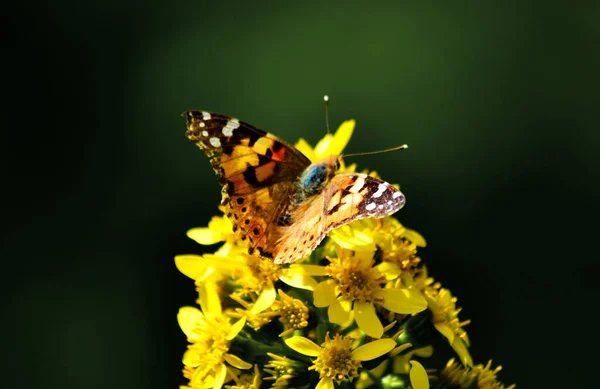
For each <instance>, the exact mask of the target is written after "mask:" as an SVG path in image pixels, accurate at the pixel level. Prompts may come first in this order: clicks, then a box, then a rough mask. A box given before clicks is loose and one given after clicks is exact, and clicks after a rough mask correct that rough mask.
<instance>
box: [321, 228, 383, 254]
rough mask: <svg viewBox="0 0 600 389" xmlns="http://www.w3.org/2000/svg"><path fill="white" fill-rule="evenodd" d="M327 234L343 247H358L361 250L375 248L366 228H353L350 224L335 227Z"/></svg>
mask: <svg viewBox="0 0 600 389" xmlns="http://www.w3.org/2000/svg"><path fill="white" fill-rule="evenodd" d="M359 221H360V220H359ZM328 236H329V237H330V238H331V239H333V241H334V242H335V243H337V244H338V245H340V246H341V247H342V248H345V249H350V250H357V249H360V250H361V251H375V250H376V249H377V247H376V246H375V242H374V241H373V236H372V234H371V233H370V232H369V231H366V230H365V231H362V230H360V229H358V228H356V229H354V228H352V224H350V225H348V224H347V225H345V226H342V227H340V228H336V229H335V230H333V231H331V232H330V233H329V235H328Z"/></svg>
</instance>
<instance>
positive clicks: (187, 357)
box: [182, 350, 202, 367]
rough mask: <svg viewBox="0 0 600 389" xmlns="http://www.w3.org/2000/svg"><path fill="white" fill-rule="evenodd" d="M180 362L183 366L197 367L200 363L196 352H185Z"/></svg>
mask: <svg viewBox="0 0 600 389" xmlns="http://www.w3.org/2000/svg"><path fill="white" fill-rule="evenodd" d="M182 362H183V364H184V365H185V366H190V367H198V366H200V363H202V360H201V359H200V355H199V354H198V353H197V352H196V351H192V350H187V351H186V352H185V353H183V358H182Z"/></svg>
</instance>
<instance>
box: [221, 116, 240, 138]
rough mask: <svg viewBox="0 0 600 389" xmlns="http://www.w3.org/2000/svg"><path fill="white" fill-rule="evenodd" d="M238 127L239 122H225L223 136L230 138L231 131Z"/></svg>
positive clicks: (233, 120) (235, 120) (232, 120)
mask: <svg viewBox="0 0 600 389" xmlns="http://www.w3.org/2000/svg"><path fill="white" fill-rule="evenodd" d="M239 126H240V122H239V120H237V119H231V120H229V121H228V122H227V124H226V125H225V127H223V135H225V136H231V135H233V130H235V129H237V128H238V127H239Z"/></svg>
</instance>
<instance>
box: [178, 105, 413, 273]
mask: <svg viewBox="0 0 600 389" xmlns="http://www.w3.org/2000/svg"><path fill="white" fill-rule="evenodd" d="M184 116H185V117H186V122H187V131H186V135H187V137H188V138H189V139H190V140H191V141H192V142H193V143H195V144H196V145H197V146H198V147H199V148H200V149H202V151H204V152H205V153H206V155H207V156H208V157H209V159H210V161H211V164H212V166H213V169H214V170H215V173H216V174H217V178H218V180H219V182H220V183H221V184H222V185H223V190H222V204H223V205H224V206H225V208H226V214H227V216H228V218H229V219H230V220H231V222H232V224H233V229H234V232H236V234H238V236H239V237H240V239H241V240H243V241H246V242H247V243H248V252H249V253H250V254H258V255H260V256H262V257H265V258H270V259H272V260H273V261H274V262H276V263H291V262H294V261H295V260H297V259H300V258H302V257H304V256H305V255H307V254H309V253H310V252H311V251H312V250H314V249H315V248H316V246H317V245H318V244H319V243H320V242H321V241H322V240H323V239H324V237H325V236H326V234H327V233H328V232H329V231H331V230H332V229H334V228H336V227H339V226H341V225H343V224H346V223H349V222H351V221H353V220H357V219H361V218H365V217H383V216H387V215H389V214H391V213H394V212H396V211H397V210H399V209H400V208H402V206H403V205H404V202H405V199H404V195H402V193H401V192H400V191H399V190H397V189H396V188H394V187H393V186H392V185H390V184H388V183H387V182H385V181H382V180H380V179H378V178H375V177H370V176H368V175H365V174H360V173H337V170H338V169H339V166H340V157H339V156H331V157H328V158H325V159H323V160H322V161H318V162H315V163H311V161H310V160H309V159H308V158H306V156H304V155H303V154H302V153H301V152H300V151H299V150H297V149H296V148H295V147H293V146H291V145H289V144H287V143H286V142H284V141H282V140H281V139H279V138H277V137H275V136H274V135H272V134H269V133H266V132H265V131H262V130H260V129H257V128H255V127H253V126H251V125H249V124H247V123H244V122H241V121H239V120H237V119H234V118H230V117H227V116H222V115H217V114H214V113H209V112H205V111H187V112H185V113H184Z"/></svg>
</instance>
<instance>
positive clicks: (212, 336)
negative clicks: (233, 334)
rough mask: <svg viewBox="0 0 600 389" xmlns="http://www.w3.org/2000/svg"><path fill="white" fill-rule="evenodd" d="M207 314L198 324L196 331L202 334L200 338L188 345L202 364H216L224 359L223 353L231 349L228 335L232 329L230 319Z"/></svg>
mask: <svg viewBox="0 0 600 389" xmlns="http://www.w3.org/2000/svg"><path fill="white" fill-rule="evenodd" d="M211 316H212V315H206V316H205V317H204V318H203V319H202V320H201V321H200V322H199V324H198V325H197V326H196V328H195V329H194V332H196V333H197V334H198V335H200V339H198V340H195V341H194V343H192V344H190V345H189V346H188V348H189V350H190V351H193V352H194V353H195V354H196V356H197V358H198V360H199V361H200V366H202V367H203V366H208V365H210V366H214V365H217V364H219V363H222V362H223V361H224V358H223V355H224V354H225V353H227V351H229V343H230V342H231V341H229V340H227V335H228V334H229V331H230V329H231V324H230V323H229V320H227V319H226V318H224V317H221V316H217V317H214V316H212V317H211Z"/></svg>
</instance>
